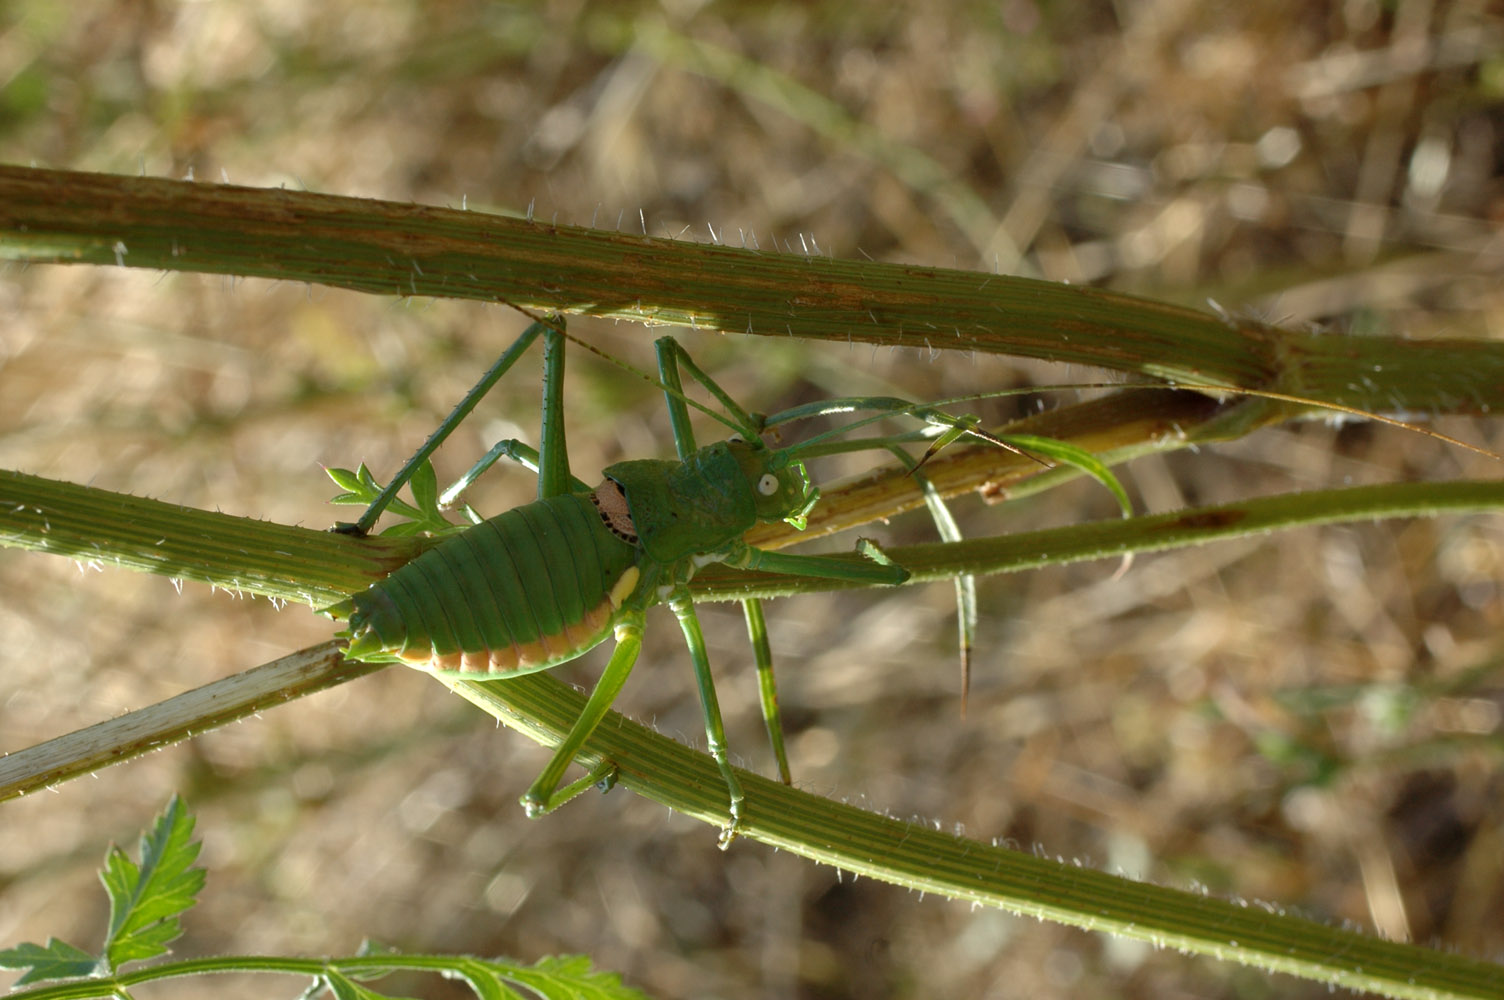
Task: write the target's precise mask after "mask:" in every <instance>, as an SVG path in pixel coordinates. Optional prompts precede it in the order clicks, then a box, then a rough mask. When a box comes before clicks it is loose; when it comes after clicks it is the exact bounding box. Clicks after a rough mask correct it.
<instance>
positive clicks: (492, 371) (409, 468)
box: [334, 322, 558, 535]
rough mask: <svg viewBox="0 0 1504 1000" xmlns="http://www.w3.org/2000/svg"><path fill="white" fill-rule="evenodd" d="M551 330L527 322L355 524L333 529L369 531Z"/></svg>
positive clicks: (358, 531)
mask: <svg viewBox="0 0 1504 1000" xmlns="http://www.w3.org/2000/svg"><path fill="white" fill-rule="evenodd" d="M550 330H552V331H553V332H554V333H555V335H557V333H558V331H557V330H554V328H553V327H552V326H550V325H549V324H548V323H543V322H538V323H533V324H530V325H529V326H528V328H527V329H526V330H523V331H522V335H521V336H519V337H518V338H517V339H516V340H515V341H513V342H512V346H511V347H509V348H507V349H506V351H505V352H503V353H502V355H501V357H500V358H497V359H496V363H495V364H494V365H492V366H491V367H490V368H489V369H488V370H487V371H486V373H485V374H484V375H482V376H481V378H480V381H479V382H477V383H475V387H474V388H472V389H471V390H470V391H469V392H468V393H466V394H465V398H464V399H462V400H460V404H459V405H458V406H456V407H455V408H454V409H453V410H452V411H450V413H449V416H447V417H445V418H444V421H443V423H441V424H439V426H438V429H436V430H435V431H434V432H433V433H432V434H430V435H429V436H428V440H427V441H424V442H423V445H422V447H420V448H419V449H418V450H417V451H416V452H414V453H413V457H412V458H409V459H408V460H407V463H406V464H405V465H403V466H402V468H401V469H399V470H398V471H397V475H395V476H394V477H392V481H391V482H390V483H388V484H387V486H386V489H384V490H382V491H381V493H380V494H379V495H378V496H377V497H376V499H375V500H373V501H371V505H370V506H369V507H367V508H366V509H365V513H363V514H361V515H360V519H359V520H357V521H356V522H355V523H354V524H343V525H338V526H336V527H335V529H334V530H335V531H338V532H340V533H341V534H349V535H367V534H370V531H371V528H372V527H373V526H375V524H376V521H377V519H378V518H380V517H381V512H382V511H384V510H386V508H387V506H388V505H389V504H390V503H391V502H392V500H393V499H394V498H396V496H397V492H398V491H399V490H401V489H402V487H403V486H404V485H405V484H406V483H407V481H408V480H409V479H411V478H412V477H413V473H415V472H417V471H418V468H419V467H420V466H422V464H423V463H424V462H426V461H428V459H429V456H431V455H432V454H433V453H434V451H435V450H436V449H437V448H438V447H439V445H441V444H443V442H444V439H445V438H447V437H448V436H449V435H450V434H451V433H453V432H454V429H455V428H456V427H458V426H459V425H460V423H461V422H462V421H463V420H464V419H465V418H466V417H468V416H469V415H470V411H471V410H473V409H475V406H476V404H477V403H479V402H480V401H481V397H483V396H485V394H486V393H487V392H489V391H490V390H491V387H492V386H493V385H495V384H496V383H497V381H498V380H499V379H500V378H501V377H502V376H503V375H505V374H506V373H507V370H508V369H510V368H511V367H512V365H514V364H516V362H517V359H518V358H520V357H521V356H522V355H523V353H524V352H525V351H526V350H527V349H528V348H529V347H531V346H532V344H533V341H534V340H537V339H538V335H539V334H540V333H545V332H546V331H550Z"/></svg>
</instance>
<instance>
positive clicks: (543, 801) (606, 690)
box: [522, 612, 642, 816]
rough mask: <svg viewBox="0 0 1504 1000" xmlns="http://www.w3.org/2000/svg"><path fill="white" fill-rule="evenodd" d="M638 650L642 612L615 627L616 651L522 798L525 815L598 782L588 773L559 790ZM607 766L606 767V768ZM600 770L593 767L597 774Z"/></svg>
mask: <svg viewBox="0 0 1504 1000" xmlns="http://www.w3.org/2000/svg"><path fill="white" fill-rule="evenodd" d="M641 650H642V613H641V612H636V613H633V614H629V615H628V616H626V617H625V618H623V620H622V621H621V622H619V623H618V624H617V626H616V648H615V649H614V650H612V651H611V660H610V662H608V663H607V664H606V669H605V671H604V672H603V673H602V674H601V679H600V680H599V681H597V682H596V684H595V690H594V691H592V692H590V698H589V700H588V701H586V702H585V708H584V710H583V711H581V712H580V717H579V718H578V719H576V720H575V722H574V726H573V727H571V728H570V730H569V732H568V733H567V734H566V735H565V737H564V739H563V740H561V741H560V742H559V745H558V746H557V747H555V748H554V755H553V757H551V758H549V761H548V765H547V766H546V767H544V769H543V773H542V774H540V775H538V779H537V780H536V781H534V782H533V784H532V786H531V787H529V788H528V790H527V792H526V794H524V795H523V796H522V807H523V808H524V809H526V810H527V814H528V815H529V816H541V815H543V814H544V813H546V812H548V811H549V810H551V809H556V808H558V807H559V806H560V805H562V804H563V803H564V802H566V801H568V800H569V799H570V798H573V797H574V795H576V794H578V793H579V792H580V791H582V790H584V789H585V788H587V787H589V786H590V785H592V784H596V783H597V782H598V781H600V780H601V779H600V778H599V777H597V776H596V772H595V771H592V772H591V774H590V776H589V780H587V781H585V782H583V783H582V782H579V781H576V782H574V783H573V784H571V785H570V786H569V787H568V788H567V789H563V790H560V788H559V783H560V782H561V781H563V780H564V772H565V771H566V770H568V769H569V765H570V764H571V763H572V762H573V761H574V755H575V754H576V753H578V752H579V749H580V747H582V746H584V744H585V741H586V740H588V739H589V738H590V734H591V733H593V732H595V727H596V726H598V725H600V723H601V720H602V719H604V718H605V717H606V713H607V712H609V711H610V710H611V706H612V704H614V703H615V701H616V696H617V695H618V694H620V693H621V689H622V685H624V684H626V682H627V677H628V676H630V675H631V673H632V667H633V665H634V664H636V663H637V654H638V653H639V652H641ZM606 766H609V765H606ZM599 770H600V769H599V768H597V771H599ZM614 771H615V769H614V767H611V768H610V770H609V772H603V776H605V777H609V775H610V774H612V773H614Z"/></svg>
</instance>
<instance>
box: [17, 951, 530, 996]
mask: <svg viewBox="0 0 1504 1000" xmlns="http://www.w3.org/2000/svg"><path fill="white" fill-rule="evenodd" d="M467 966H474V967H475V968H474V969H473V970H472V969H468V968H467ZM487 967H490V969H487ZM496 967H501V969H502V970H503V974H504V975H505V976H507V978H510V979H515V980H516V981H518V982H524V981H529V980H535V979H539V978H541V977H539V976H538V974H537V971H536V970H535V969H534V968H532V967H530V966H528V965H523V964H518V963H512V962H504V961H497V960H495V959H472V958H468V957H466V956H463V955H422V954H407V953H403V954H390V955H385V954H374V955H351V956H347V957H344V958H290V957H286V956H282V955H224V956H217V957H214V958H190V959H184V960H182V961H175V962H163V963H159V964H157V965H150V966H147V967H145V968H140V969H133V970H132V971H130V972H117V973H116V974H114V975H112V976H109V977H105V978H100V979H84V980H75V981H72V982H66V983H55V984H50V985H46V986H35V987H32V988H31V989H24V990H16V991H13V992H10V993H7V994H6V996H7V997H11V998H15V1000H22V998H24V1000H87V998H92V997H114V996H119V995H120V993H119V992H118V991H120V990H127V989H129V988H131V987H133V986H141V985H143V984H145V983H154V982H163V981H165V980H169V979H183V978H187V977H194V976H208V975H225V974H232V973H234V974H240V975H247V974H260V975H284V976H305V977H308V978H312V977H315V976H321V975H324V974H326V973H329V972H335V973H342V974H344V975H345V976H349V977H351V978H356V979H361V978H379V977H381V976H385V975H390V974H391V973H393V972H405V971H417V972H432V973H435V974H438V975H452V974H454V973H456V972H458V973H459V974H461V975H465V974H467V973H469V972H472V971H474V972H479V973H482V974H486V973H487V972H489V973H490V974H491V975H495V972H494V971H491V970H494V969H495V968H496ZM544 985H551V981H549V980H545V982H544Z"/></svg>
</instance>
